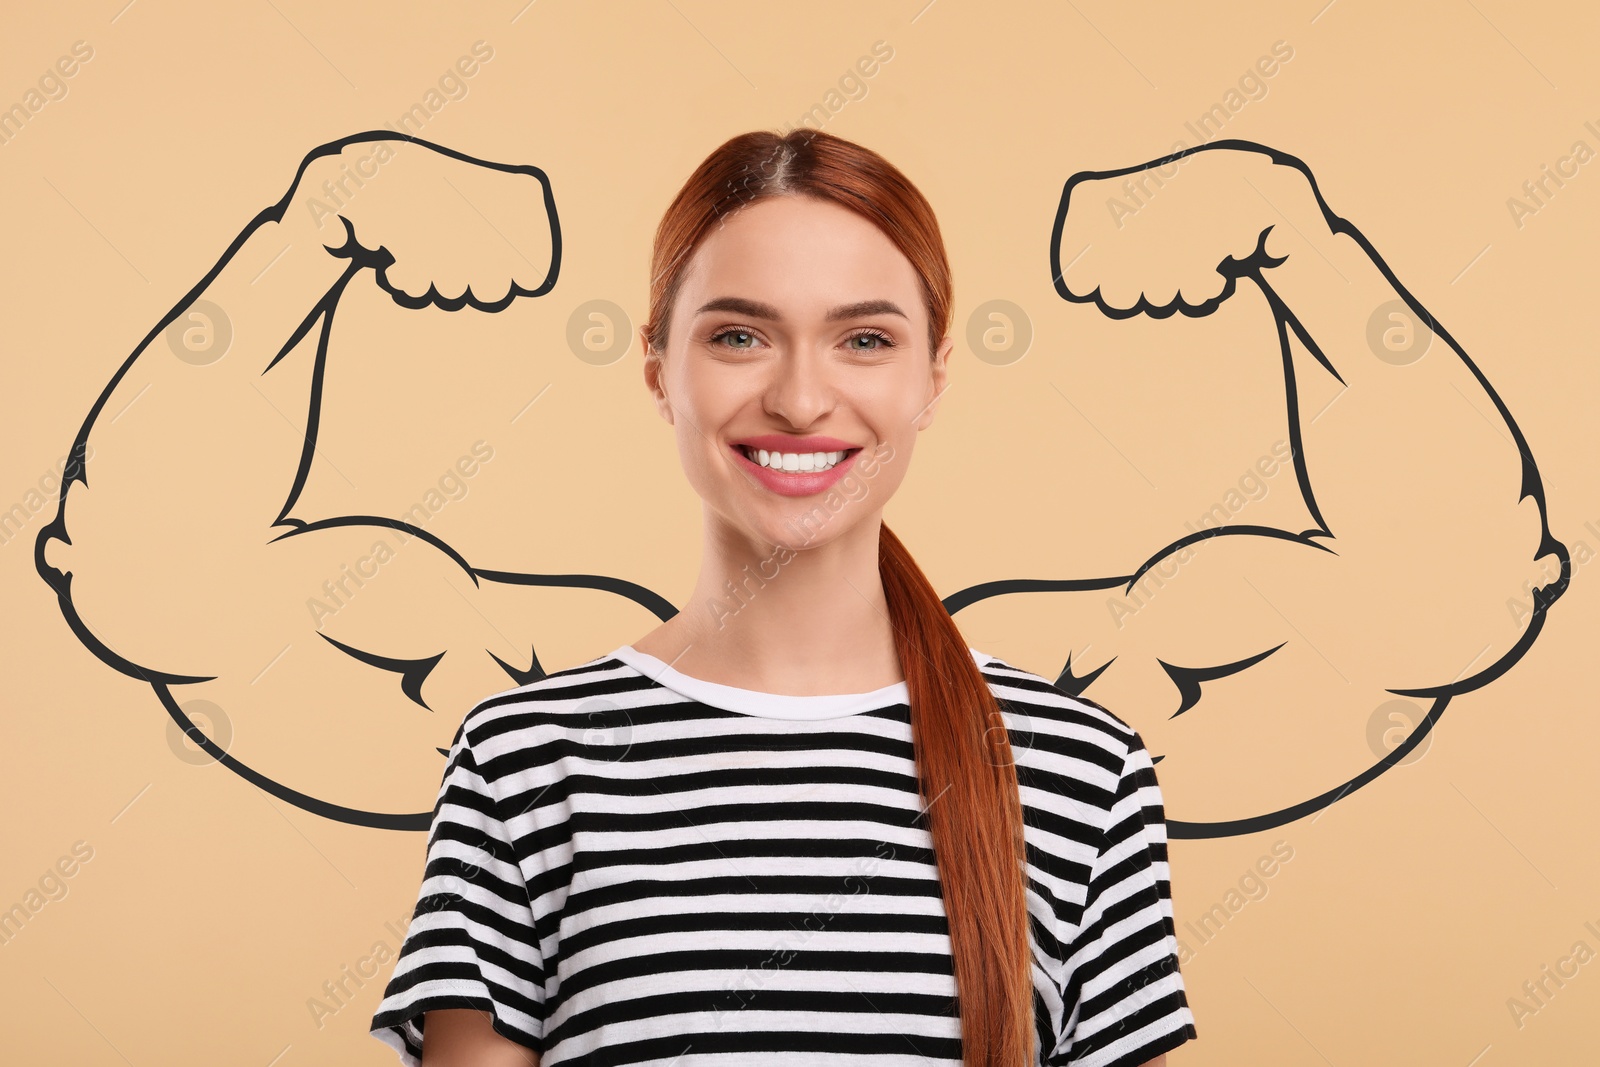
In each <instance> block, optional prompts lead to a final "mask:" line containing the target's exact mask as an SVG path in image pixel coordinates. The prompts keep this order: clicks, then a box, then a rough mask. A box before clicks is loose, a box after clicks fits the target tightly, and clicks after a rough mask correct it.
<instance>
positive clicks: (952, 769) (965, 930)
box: [878, 525, 1035, 1067]
mask: <svg viewBox="0 0 1600 1067" xmlns="http://www.w3.org/2000/svg"><path fill="white" fill-rule="evenodd" d="M878 572H879V574H880V576H881V577H882V580H883V591H884V594H885V596H886V597H887V598H888V601H889V619H890V622H891V623H892V625H893V627H894V641H895V648H896V651H897V652H898V653H899V656H900V665H901V669H902V670H903V671H904V672H905V676H906V685H907V688H908V689H909V690H910V694H911V737H912V748H913V751H914V753H915V756H916V764H917V781H918V787H919V791H920V794H921V797H922V804H923V810H924V813H925V817H926V820H927V825H928V829H929V831H930V832H931V833H932V835H933V852H934V860H935V863H936V865H937V867H938V871H939V882H940V885H941V887H942V890H943V894H944V907H945V913H946V915H947V916H948V918H949V923H950V946H951V952H952V960H953V963H954V967H955V977H956V987H957V989H958V991H959V997H958V999H959V1003H960V1007H961V1044H962V1053H963V1062H964V1063H965V1065H966V1067H1020V1065H1023V1064H1032V1063H1033V1062H1034V1057H1033V1038H1034V1025H1035V1024H1034V1005H1033V971H1032V959H1033V957H1032V952H1031V950H1030V948H1029V938H1028V932H1029V926H1028V912H1027V903H1026V898H1025V896H1024V889H1025V883H1024V877H1025V876H1024V871H1025V867H1024V862H1025V859H1026V854H1025V852H1024V851H1023V843H1022V841H1023V839H1022V801H1021V797H1020V796H1019V794H1018V790H1017V779H1016V772H1015V770H1014V768H1013V765H1012V758H1011V741H1010V738H1009V736H1008V735H1007V731H1006V729H1005V722H1004V719H1002V718H1001V715H1000V705H999V703H998V702H997V701H996V700H995V696H994V693H993V692H991V691H990V689H989V685H988V682H987V681H986V680H985V678H984V677H983V674H982V672H981V671H980V670H979V669H978V665H977V663H975V662H974V661H973V658H972V653H971V652H970V651H969V650H968V648H967V643H966V639H965V638H964V637H962V635H961V631H960V630H958V629H956V624H955V621H954V620H953V619H951V618H950V613H949V612H948V611H946V610H945V607H944V602H943V601H942V600H940V599H939V595H938V594H937V593H936V592H935V591H934V589H933V586H932V585H931V584H930V583H929V582H928V579H927V576H926V575H924V574H923V573H922V570H921V568H919V567H918V566H917V564H916V561H915V560H913V559H912V558H911V554H910V553H909V552H907V551H906V547H905V545H903V544H902V543H901V542H900V539H899V538H898V537H896V536H895V535H894V533H893V532H891V531H890V529H889V527H888V526H887V525H883V526H882V527H880V532H879V535H878Z"/></svg>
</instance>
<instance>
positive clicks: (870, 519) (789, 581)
mask: <svg viewBox="0 0 1600 1067" xmlns="http://www.w3.org/2000/svg"><path fill="white" fill-rule="evenodd" d="M881 521H882V517H881V515H873V516H863V517H862V518H861V519H859V520H857V521H856V522H855V523H853V524H852V526H851V528H850V529H848V530H846V531H843V532H842V533H841V534H840V535H839V536H837V537H834V538H831V539H829V540H827V541H826V542H824V543H822V544H819V545H816V546H814V547H798V548H787V547H782V546H773V545H767V544H761V543H758V542H756V541H753V540H752V539H750V538H749V536H748V535H747V534H745V533H743V532H742V531H738V530H736V529H734V528H732V527H730V526H729V525H728V524H727V523H725V522H723V521H722V520H721V519H720V517H717V516H713V515H709V514H708V515H707V522H706V525H705V529H706V539H705V544H704V548H703V553H702V557H701V565H700V575H699V578H698V579H697V581H696V582H695V587H694V592H693V593H692V594H691V596H690V598H689V600H688V602H687V603H686V604H685V605H684V607H683V610H682V611H680V612H679V613H678V614H677V615H676V616H674V617H673V618H672V619H671V620H669V621H668V622H666V623H663V624H662V625H661V626H660V627H658V628H657V629H656V630H654V631H652V632H651V633H650V634H648V635H647V636H646V637H644V638H642V639H641V640H639V641H635V642H634V647H635V648H637V649H639V650H640V651H642V652H648V653H650V654H651V655H653V656H656V657H657V658H658V659H661V660H664V661H666V662H667V663H670V664H671V665H672V666H673V667H674V668H675V669H676V670H678V671H680V672H682V673H684V674H687V675H690V676H692V677H696V678H702V679H704V680H706V681H711V682H719V683H721V684H723V685H732V686H737V687H739V688H741V689H753V690H756V691H759V692H765V693H778V694H786V695H793V696H816V695H823V694H833V693H861V692H868V691H871V690H874V689H879V688H882V687H883V686H886V685H891V684H893V683H895V682H899V681H903V680H904V678H905V675H904V674H903V673H902V672H901V670H900V663H899V659H898V656H897V654H896V652H895V646H894V634H893V630H892V629H891V627H890V624H889V607H888V602H887V601H886V599H885V597H884V592H883V582H882V580H881V579H880V577H879V574H878V529H879V525H880V523H881Z"/></svg>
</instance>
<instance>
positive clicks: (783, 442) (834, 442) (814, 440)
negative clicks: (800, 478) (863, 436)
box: [733, 433, 861, 452]
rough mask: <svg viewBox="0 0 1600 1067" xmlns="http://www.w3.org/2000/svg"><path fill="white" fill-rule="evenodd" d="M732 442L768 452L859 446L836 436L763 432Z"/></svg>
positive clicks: (839, 449) (843, 450)
mask: <svg viewBox="0 0 1600 1067" xmlns="http://www.w3.org/2000/svg"><path fill="white" fill-rule="evenodd" d="M733 444H736V445H749V446H750V447H751V448H764V449H766V450H767V451H768V452H847V451H849V450H850V449H852V448H860V447H861V446H860V445H858V444H856V443H854V442H853V441H841V440H839V439H838V438H837V437H822V436H818V435H812V436H810V437H795V436H793V435H791V434H783V433H764V434H761V435H759V436H756V437H741V438H739V439H738V440H737V441H734V442H733Z"/></svg>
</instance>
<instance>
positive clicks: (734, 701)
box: [611, 645, 988, 720]
mask: <svg viewBox="0 0 1600 1067" xmlns="http://www.w3.org/2000/svg"><path fill="white" fill-rule="evenodd" d="M968 651H969V652H971V653H972V654H973V657H974V659H976V660H978V662H979V663H980V664H981V663H982V662H983V661H984V660H986V659H987V658H988V657H987V656H985V655H984V654H983V653H981V652H979V651H978V650H977V649H974V648H970V647H969V648H968ZM611 657H612V658H613V659H617V660H620V661H621V662H623V663H625V664H627V665H628V666H629V667H632V668H633V669H634V670H636V671H638V672H639V673H640V674H642V675H644V676H645V677H646V678H649V679H650V680H651V681H653V682H655V683H657V684H658V685H661V686H664V687H665V688H667V689H670V690H672V691H673V692H675V693H678V694H680V695H682V696H686V697H688V698H689V699H691V700H697V701H699V702H700V703H702V704H706V705H709V706H711V707H714V708H721V709H723V710H724V711H734V712H738V713H740V714H743V715H754V716H757V717H759V718H764V719H802V720H814V719H836V718H840V717H842V716H846V715H858V714H860V713H862V712H866V711H877V710H880V709H882V708H887V707H892V706H893V705H896V704H904V705H906V706H908V707H909V706H910V704H911V690H910V687H909V686H907V684H906V683H905V682H903V681H902V682H894V683H892V684H890V685H886V686H883V687H882V688H881V689H873V690H871V691H869V692H865V693H826V694H822V695H817V696H795V695H792V694H786V693H763V692H760V691H758V690H755V689H741V688H739V687H738V686H732V685H723V684H722V683H720V682H711V681H707V680H706V679H704V678H696V677H694V676H692V675H688V674H684V673H683V672H682V671H679V670H677V669H676V668H674V667H672V666H671V665H670V664H668V663H667V662H665V661H664V660H661V659H659V658H657V657H655V656H652V655H650V653H648V652H641V651H640V650H639V649H637V648H634V647H633V646H632V645H622V646H620V647H618V648H616V649H614V650H613V651H612V652H611Z"/></svg>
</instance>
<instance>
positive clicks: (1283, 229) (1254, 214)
mask: <svg viewBox="0 0 1600 1067" xmlns="http://www.w3.org/2000/svg"><path fill="white" fill-rule="evenodd" d="M1246 144H1248V142H1243V141H1217V142H1214V143H1212V144H1205V145H1198V146H1195V147H1193V148H1188V149H1184V150H1183V151H1181V152H1176V153H1173V154H1172V155H1168V156H1163V157H1162V158H1160V159H1156V160H1152V161H1150V162H1149V163H1143V164H1140V165H1138V166H1134V167H1126V168H1123V169H1120V170H1113V171H1084V172H1081V173H1078V174H1075V175H1073V176H1072V178H1071V179H1070V180H1069V181H1068V182H1067V184H1066V187H1065V189H1064V190H1063V191H1062V194H1061V206H1060V208H1059V209H1058V210H1057V212H1056V222H1055V229H1054V231H1053V233H1052V237H1051V245H1050V258H1051V262H1050V270H1051V274H1052V276H1053V277H1054V279H1055V285H1056V290H1057V291H1058V292H1059V293H1060V294H1061V295H1062V296H1063V297H1065V298H1066V299H1068V300H1074V301H1078V302H1080V303H1093V304H1095V305H1096V306H1097V307H1099V308H1100V310H1101V311H1103V312H1105V313H1106V314H1107V315H1110V316H1111V317H1112V318H1127V317H1129V316H1132V315H1138V314H1146V315H1150V316H1152V317H1154V318H1165V317H1166V316H1168V315H1171V314H1172V313H1173V312H1174V311H1181V312H1183V313H1184V314H1185V315H1205V314H1209V313H1210V312H1211V311H1212V310H1213V309H1214V308H1215V307H1216V306H1217V305H1218V304H1220V303H1221V302H1222V301H1224V300H1226V299H1227V298H1228V297H1229V296H1231V295H1232V293H1233V291H1234V286H1235V283H1236V281H1237V279H1238V278H1239V277H1242V276H1247V275H1249V274H1251V273H1254V272H1255V271H1259V270H1267V269H1270V268H1271V267H1274V266H1276V265H1278V264H1280V263H1282V262H1284V260H1285V258H1286V257H1288V256H1290V255H1295V254H1304V253H1305V252H1306V251H1307V250H1308V245H1307V242H1309V243H1310V244H1311V245H1315V244H1316V243H1317V242H1318V241H1320V240H1321V239H1323V238H1324V237H1326V236H1329V235H1331V233H1332V226H1333V222H1334V216H1332V215H1331V214H1330V213H1328V212H1327V211H1326V209H1325V207H1324V205H1323V204H1322V202H1321V198H1320V197H1319V196H1318V194H1317V192H1316V188H1315V186H1314V184H1313V183H1312V180H1311V176H1310V172H1309V171H1308V170H1307V169H1306V168H1305V165H1304V164H1303V163H1301V162H1300V161H1299V160H1297V159H1295V158H1294V157H1293V156H1289V155H1285V154H1283V153H1279V152H1274V151H1272V150H1271V149H1266V148H1262V147H1261V146H1259V145H1250V146H1249V147H1247V148H1246V147H1236V146H1243V145H1246Z"/></svg>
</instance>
